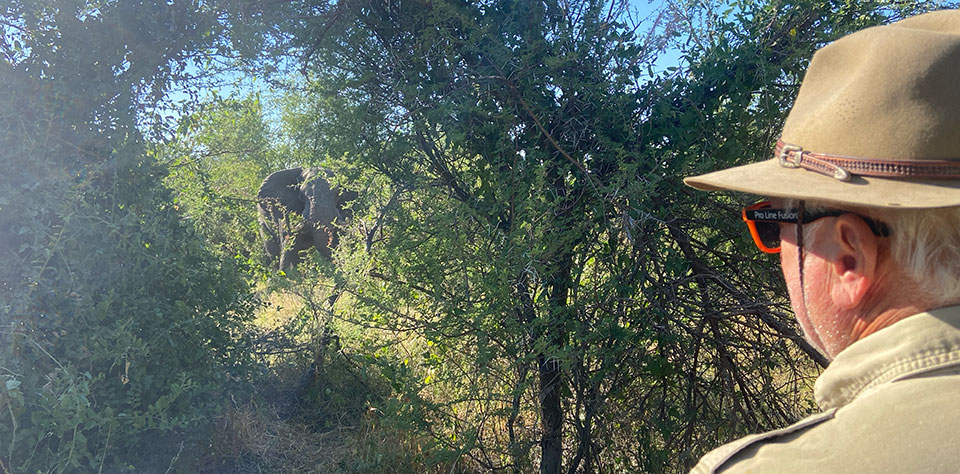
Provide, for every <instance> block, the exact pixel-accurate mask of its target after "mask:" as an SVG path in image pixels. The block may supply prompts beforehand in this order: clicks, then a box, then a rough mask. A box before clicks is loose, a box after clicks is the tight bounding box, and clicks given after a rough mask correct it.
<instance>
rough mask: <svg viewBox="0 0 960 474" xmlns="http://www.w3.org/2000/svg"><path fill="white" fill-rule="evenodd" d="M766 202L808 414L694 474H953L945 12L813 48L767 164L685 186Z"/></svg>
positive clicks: (959, 55)
mask: <svg viewBox="0 0 960 474" xmlns="http://www.w3.org/2000/svg"><path fill="white" fill-rule="evenodd" d="M686 183H687V184H688V185H690V186H693V187H695V188H698V189H704V190H715V189H726V190H734V191H743V192H747V193H751V194H757V195H760V196H767V197H769V198H771V199H770V202H764V203H760V204H757V205H754V206H750V207H749V208H747V209H745V210H744V213H743V218H744V220H745V221H747V224H748V227H749V229H750V231H751V234H752V235H753V237H754V240H755V241H756V243H757V245H758V247H760V249H761V250H763V251H766V252H779V253H780V263H781V266H782V267H783V274H784V277H785V278H786V281H787V288H788V292H789V295H790V301H791V303H792V305H793V308H794V311H795V313H796V316H797V319H798V321H799V323H800V326H801V327H802V329H803V331H804V334H805V336H806V338H807V339H808V340H809V341H810V342H811V343H812V344H813V345H814V346H815V347H817V348H818V349H819V350H820V351H822V352H823V353H824V354H825V355H826V356H827V357H828V358H830V359H832V362H831V364H830V366H829V367H827V369H826V370H824V372H823V374H822V375H821V376H820V378H819V379H818V380H817V382H816V385H815V387H814V394H815V397H816V399H817V403H818V404H819V405H820V407H821V409H823V410H824V411H823V412H822V413H820V414H817V415H814V416H811V417H809V418H807V419H805V420H802V421H800V422H799V423H797V424H794V425H793V426H790V427H788V428H785V429H781V430H777V431H773V432H769V433H763V434H759V435H752V436H748V437H745V438H742V439H740V440H737V441H734V442H732V443H729V444H727V445H725V446H722V447H720V448H718V449H715V450H714V451H712V452H710V453H709V454H707V455H706V456H704V458H703V459H702V460H701V461H700V463H699V464H698V465H697V466H696V467H695V468H694V469H693V471H692V472H695V473H708V472H756V473H761V472H764V473H765V472H803V473H851V472H870V473H875V472H911V473H940V472H942V473H947V472H950V473H956V472H960V306H951V305H957V304H960V12H957V11H939V12H933V13H928V14H925V15H920V16H916V17H913V18H909V19H906V20H903V21H900V22H897V23H893V24H891V25H887V26H882V27H875V28H868V29H865V30H862V31H859V32H857V33H854V34H851V35H849V36H847V37H844V38H842V39H840V40H838V41H836V42H834V43H832V44H830V45H828V46H826V47H824V48H823V49H821V50H819V51H818V52H817V53H816V54H815V55H814V57H813V60H812V61H811V63H810V67H809V68H808V70H807V74H806V76H805V77H804V81H803V85H802V87H801V88H800V92H799V95H798V96H797V100H796V103H795V105H794V107H793V109H792V110H791V111H790V114H789V116H788V118H787V120H786V122H785V125H784V130H783V133H782V135H781V137H780V140H779V142H778V145H777V148H776V151H775V153H774V158H773V159H770V160H767V161H763V162H760V163H754V164H751V165H746V166H741V167H736V168H731V169H726V170H722V171H717V172H713V173H709V174H706V175H702V176H697V177H693V178H688V179H686Z"/></svg>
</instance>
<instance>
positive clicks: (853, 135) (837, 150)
mask: <svg viewBox="0 0 960 474" xmlns="http://www.w3.org/2000/svg"><path fill="white" fill-rule="evenodd" d="M781 139H782V140H783V141H784V142H786V143H789V144H792V145H797V146H800V147H802V148H803V149H804V150H810V151H813V152H817V153H827V154H833V155H845V156H859V157H865V158H876V159H889V160H960V12H957V11H947V10H944V11H939V12H932V13H928V14H925V15H920V16H916V17H913V18H909V19H906V20H903V21H900V22H897V23H893V24H890V25H886V26H879V27H873V28H867V29H865V30H861V31H858V32H856V33H853V34H851V35H848V36H846V37H843V38H841V39H839V40H837V41H835V42H833V43H831V44H829V45H827V46H825V47H824V48H822V49H820V50H819V51H817V53H816V54H814V56H813V60H812V61H811V62H810V66H809V68H808V69H807V73H806V76H805V77H804V80H803V85H802V86H801V87H800V92H799V94H798V96H797V100H796V102H795V104H794V106H793V109H792V110H791V111H790V114H789V116H788V117H787V120H786V123H785V124H784V130H783V134H782V135H781Z"/></svg>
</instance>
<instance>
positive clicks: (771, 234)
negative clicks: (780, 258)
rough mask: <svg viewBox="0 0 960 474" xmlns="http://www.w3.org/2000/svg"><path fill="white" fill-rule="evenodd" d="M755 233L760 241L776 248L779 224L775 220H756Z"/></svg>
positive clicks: (778, 239) (778, 241) (778, 237)
mask: <svg viewBox="0 0 960 474" xmlns="http://www.w3.org/2000/svg"><path fill="white" fill-rule="evenodd" d="M756 225H757V234H758V235H759V236H760V241H761V242H763V245H766V246H767V248H771V249H774V248H777V247H779V246H780V225H779V224H777V223H776V222H762V221H761V222H757V223H756Z"/></svg>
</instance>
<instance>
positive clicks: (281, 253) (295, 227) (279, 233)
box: [257, 168, 357, 273]
mask: <svg viewBox="0 0 960 474" xmlns="http://www.w3.org/2000/svg"><path fill="white" fill-rule="evenodd" d="M330 176H331V175H330V173H329V172H328V171H326V170H323V169H321V168H290V169H285V170H282V171H277V172H276V173H273V174H271V175H270V176H267V178H266V179H264V180H263V184H261V185H260V191H259V192H258V193H257V212H258V214H259V223H260V236H261V237H262V238H263V240H264V249H265V250H266V251H267V254H268V255H269V256H270V261H271V262H274V261H276V259H277V258H278V257H279V259H280V262H279V264H278V265H277V266H276V268H277V269H278V270H280V271H283V272H284V273H289V272H291V271H292V270H294V269H295V268H296V266H297V265H298V264H299V263H300V254H301V252H303V251H305V250H307V249H309V248H311V247H314V248H316V249H317V251H318V252H320V254H321V255H323V256H324V257H326V258H328V259H330V258H331V254H332V251H333V249H335V248H336V247H337V243H338V242H339V239H338V236H337V226H338V225H342V224H343V223H344V221H345V220H346V219H347V218H348V217H349V211H348V210H345V209H344V205H345V204H346V203H347V202H349V201H352V200H353V199H355V198H356V197H357V193H356V192H352V191H341V190H339V189H337V188H335V187H331V186H330V183H329V182H327V180H326V179H325V178H328V177H330Z"/></svg>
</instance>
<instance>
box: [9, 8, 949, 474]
mask: <svg viewBox="0 0 960 474" xmlns="http://www.w3.org/2000/svg"><path fill="white" fill-rule="evenodd" d="M945 6H954V5H952V4H946V3H927V2H889V3H885V2H884V3H864V2H856V1H816V0H800V1H793V2H780V1H775V2H761V1H735V2H729V3H722V2H717V3H713V2H682V3H670V4H668V6H667V7H666V8H665V9H663V10H662V11H660V12H659V14H658V15H655V16H651V17H649V18H645V19H639V18H635V17H633V16H632V14H631V11H632V10H631V4H630V3H629V2H625V1H619V0H613V1H593V0H584V1H577V2H561V1H549V0H548V1H530V0H490V1H481V2H473V1H417V0H409V1H405V0H400V1H398V0H390V1H386V0H358V1H340V2H328V1H322V0H318V1H302V2H279V3H263V2H244V1H223V2H202V3H198V2H179V1H173V2H148V1H131V2H128V1H124V2H88V1H85V0H70V1H66V0H64V1H58V2H53V3H50V2H35V1H29V0H16V1H14V2H12V3H10V4H9V5H8V6H5V7H3V9H2V10H0V12H2V13H0V20H2V22H0V27H2V30H3V33H4V38H3V42H2V44H0V49H2V52H3V54H4V60H3V61H0V176H2V178H0V262H2V263H0V472H9V473H15V472H118V471H122V470H124V469H127V470H134V471H136V472H152V471H151V470H153V471H158V472H164V471H166V470H168V469H174V470H175V469H180V470H184V469H187V470H189V469H191V468H189V467H183V466H190V465H191V460H187V459H181V456H184V457H190V456H200V457H202V454H203V453H202V451H203V449H202V446H200V445H194V446H193V447H191V446H190V444H191V439H193V438H197V437H200V436H204V435H206V433H207V432H206V431H204V430H205V429H209V427H210V423H211V422H212V421H214V420H218V421H217V422H218V423H220V424H219V426H220V427H221V428H223V427H227V428H229V429H234V430H235V431H236V432H239V431H242V430H240V429H239V428H237V426H236V425H238V424H241V423H239V420H243V418H242V416H239V415H237V414H236V412H237V410H238V409H239V408H238V407H241V406H249V405H242V401H241V402H240V403H238V402H236V399H234V400H231V403H232V408H231V410H232V413H233V415H229V414H228V416H226V417H222V416H221V414H222V409H223V408H224V403H225V402H224V400H227V399H230V397H229V396H226V395H227V393H233V394H236V395H238V396H240V394H247V393H249V392H248V391H247V390H246V389H244V390H241V389H240V388H239V387H241V386H244V384H245V383H246V382H251V381H253V382H257V381H260V382H261V385H263V383H262V382H264V381H267V382H268V383H267V384H266V385H270V384H271V383H273V384H276V383H277V381H280V382H282V383H284V384H290V385H296V387H294V390H293V395H292V396H293V398H294V401H295V402H296V404H297V407H296V411H295V414H294V416H296V417H299V418H300V419H302V420H306V421H309V422H310V423H309V424H310V425H311V426H310V429H309V430H307V431H310V430H312V431H313V432H315V433H316V432H326V431H327V430H329V429H331V428H332V427H334V426H333V425H335V424H336V420H346V421H348V422H349V424H350V425H351V426H352V427H353V428H352V429H353V430H354V433H355V434H356V435H358V436H366V438H365V439H367V440H373V439H379V440H380V441H381V442H385V444H386V445H387V447H380V446H373V445H362V444H361V445H356V446H357V447H355V448H354V450H353V451H352V452H351V453H349V454H344V460H343V462H337V463H331V464H330V466H328V465H326V464H324V465H323V467H320V465H317V464H314V465H306V464H298V465H297V467H296V468H293V467H291V466H289V465H288V466H283V465H273V464H269V463H266V464H263V465H264V466H267V467H268V468H270V469H273V470H275V471H277V472H310V471H311V470H313V471H317V472H319V471H318V470H326V469H328V468H331V469H339V470H343V471H347V472H382V471H384V470H386V469H393V470H395V471H406V470H409V471H421V472H431V471H433V470H436V469H438V466H442V467H443V469H444V470H445V471H450V472H454V471H464V472H471V471H478V472H486V471H512V472H530V471H535V470H540V471H541V472H545V473H555V472H561V471H565V472H570V473H574V472H583V473H588V472H610V471H614V472H620V471H627V472H634V471H637V472H678V471H684V470H685V469H687V468H689V467H690V466H691V465H692V463H694V462H695V461H696V459H697V458H698V457H699V456H700V455H702V454H703V453H704V452H705V451H706V450H708V449H710V448H712V447H714V446H716V445H718V444H720V443H723V442H726V441H729V440H730V439H733V438H735V437H737V436H739V435H742V434H745V433H748V432H753V431H758V430H765V429H770V428H774V427H778V426H782V425H785V424H787V423H789V422H791V421H793V420H795V419H797V418H798V417H800V416H801V415H803V414H804V413H806V412H807V411H809V410H811V409H812V408H813V407H812V405H811V402H810V401H809V397H808V396H807V393H806V390H807V389H808V386H809V383H810V380H811V377H812V376H814V375H815V374H816V372H817V365H818V364H819V365H823V364H825V361H824V360H823V359H822V357H821V356H819V355H818V354H816V353H815V351H813V350H812V348H811V347H810V346H809V345H808V344H806V343H805V342H804V341H803V339H802V338H801V337H800V336H799V335H798V333H797V329H796V327H795V324H794V323H793V321H792V318H791V315H790V314H789V311H788V307H787V305H786V302H785V300H784V299H783V297H782V295H784V294H785V291H784V290H783V288H782V281H781V278H780V276H779V275H778V274H777V269H776V266H775V262H774V261H771V260H767V259H765V258H763V257H762V256H758V255H757V253H756V251H755V249H753V248H752V244H751V243H750V242H748V240H747V239H744V238H743V235H742V229H740V225H739V223H738V218H737V208H738V206H739V205H741V204H743V203H742V202H741V197H737V196H728V195H721V196H719V197H718V196H709V195H706V194H703V193H696V192H692V191H688V190H687V189H686V188H685V187H684V186H683V185H682V184H681V178H682V177H683V176H687V175H691V174H695V173H699V172H703V171H707V170H711V169H716V168H718V167H722V166H728V165H731V164H735V163H740V162H749V161H755V160H758V159H762V158H765V157H766V155H767V153H768V152H769V150H770V149H771V148H772V144H773V142H774V141H775V139H776V136H777V133H778V131H779V128H780V125H781V122H782V120H783V117H784V114H785V112H786V111H787V110H788V109H789V105H790V103H791V101H792V100H793V96H794V95H795V94H796V90H797V87H798V86H799V81H800V80H801V79H802V71H803V69H804V66H805V65H806V62H807V61H808V60H809V58H810V56H811V55H812V53H813V51H814V50H815V49H816V48H817V47H819V46H821V45H823V44H825V43H826V42H828V41H830V40H832V39H834V38H837V37H839V36H841V35H843V34H846V33H848V32H850V31H854V30H856V29H860V28H862V27H866V26H869V25H874V24H881V23H884V22H888V21H891V20H895V19H897V18H900V17H902V16H906V15H910V14H913V13H918V12H921V11H924V10H927V9H931V8H938V7H945ZM641 20H643V21H641ZM665 49H670V50H679V51H681V53H682V60H681V64H679V65H677V66H676V67H670V68H666V69H665V70H654V68H655V65H656V59H657V57H658V55H659V54H661V53H663V51H664V50H665ZM234 59H235V60H236V62H234V63H231V64H233V65H234V66H235V67H236V68H235V69H232V70H231V71H228V72H227V74H228V75H230V74H232V75H243V74H255V75H256V76H257V77H258V78H262V79H266V80H267V81H269V82H270V84H272V85H273V86H274V87H275V88H276V90H277V91H278V93H279V94H280V96H275V97H274V99H275V100H276V104H277V106H276V107H275V108H274V109H273V111H271V112H270V113H265V112H264V109H263V103H262V101H263V100H265V99H262V98H258V97H256V96H252V97H250V98H247V99H239V100H234V99H215V100H208V101H207V103H206V104H205V105H203V106H202V107H199V108H192V109H187V108H185V109H183V110H182V113H183V115H181V116H179V117H177V118H174V119H173V120H171V121H164V120H163V117H162V115H163V114H165V113H167V112H170V110H171V109H169V107H171V104H170V102H169V101H165V100H164V97H165V94H167V93H168V91H169V90H170V86H171V84H174V83H178V82H179V83H181V84H187V85H188V87H189V85H190V84H195V85H198V86H199V85H202V84H203V82H202V79H203V78H204V77H206V76H207V75H210V74H214V73H215V70H214V69H212V68H213V67H214V65H215V64H218V61H223V60H228V61H231V60H234ZM220 64H222V63H220ZM191 71H194V72H191ZM196 71H199V72H196ZM221 73H222V71H221ZM191 81H193V82H191ZM164 124H167V125H172V128H170V129H166V130H164V129H162V128H157V127H159V126H161V125H164ZM155 132H157V133H155ZM299 165H311V166H312V165H320V166H325V167H327V168H328V169H330V170H332V171H333V173H334V180H335V182H336V183H337V184H339V185H341V186H342V187H344V188H345V189H352V190H356V191H358V193H359V195H360V198H359V199H358V200H357V201H356V202H355V204H354V205H353V206H354V209H353V216H354V217H353V219H352V221H350V222H349V223H348V224H347V225H346V226H344V228H342V229H341V233H342V236H341V239H340V247H339V248H338V250H337V252H336V254H335V256H334V260H333V261H332V262H328V261H323V260H321V259H317V258H313V259H311V260H309V261H308V262H307V263H305V264H303V265H302V266H301V267H302V268H301V271H300V272H299V275H297V279H294V280H291V279H289V278H285V277H283V276H282V275H275V274H271V273H270V271H269V270H266V268H267V267H266V266H264V265H262V263H264V260H263V258H264V256H263V254H262V250H261V247H260V245H261V244H260V242H259V241H258V236H257V231H256V212H255V203H254V196H255V195H256V187H257V185H258V184H259V182H260V181H261V180H262V179H263V178H264V177H265V176H266V175H267V174H269V173H270V172H272V171H277V170H279V169H282V168H284V167H288V166H299ZM261 302H263V303H261ZM281 304H283V305H287V304H293V305H294V306H295V309H292V310H291V309H290V308H288V309H287V313H283V314H286V316H285V318H286V319H284V320H283V321H274V322H265V318H268V315H270V314H280V313H281V311H278V306H279V305H281ZM254 316H259V318H258V319H257V320H256V321H254V319H253V318H254ZM267 326H269V327H267ZM241 398H242V397H241ZM231 416H232V418H231ZM285 416H290V413H287V414H286V415H285ZM224 420H226V421H224ZM231 420H233V421H231ZM253 425H256V426H264V428H263V429H272V428H268V425H267V424H260V425H257V424H253ZM247 426H248V428H246V431H249V426H250V424H248V425H247ZM231 427H232V428H231ZM305 429H306V428H305ZM303 433H304V431H296V434H295V435H294V436H306V435H304V434H303ZM222 436H223V435H222ZM297 441H298V442H299V441H302V440H299V439H298V440H297ZM144 446H151V447H159V448H158V449H156V450H154V451H156V453H155V454H153V455H144V454H143V453H144V452H145V451H144V450H142V449H138V448H142V447H144ZM185 446H186V447H185ZM198 446H200V447H198ZM305 446H306V447H305V448H304V449H308V448H309V449H312V448H311V447H312V446H314V445H311V444H309V443H306V445H305ZM391 446H392V448H390V447H391ZM318 449H319V448H318ZM388 449H393V451H392V452H391V451H388ZM378 450H379V451H378ZM350 456H353V458H352V459H349V457H350ZM300 459H301V460H303V459H312V458H300ZM194 461H196V460H194ZM303 462H304V463H310V462H314V461H303ZM198 463H199V461H197V462H194V463H193V465H194V466H197V465H200V464H202V463H199V464H198ZM331 466H332V467H331ZM184 472H186V471H184Z"/></svg>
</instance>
